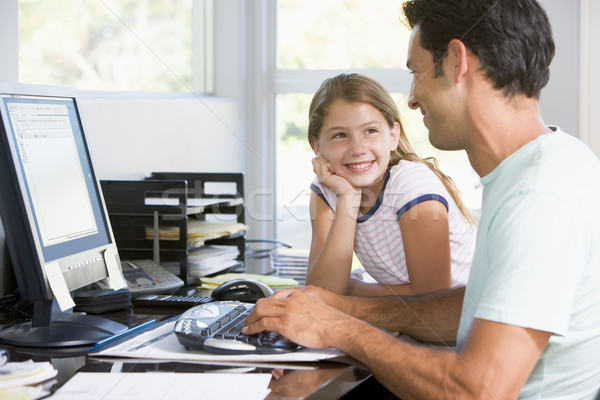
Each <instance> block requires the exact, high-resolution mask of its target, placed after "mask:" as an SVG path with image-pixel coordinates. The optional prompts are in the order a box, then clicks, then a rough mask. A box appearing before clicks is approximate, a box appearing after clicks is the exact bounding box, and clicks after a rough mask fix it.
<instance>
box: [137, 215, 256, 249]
mask: <svg viewBox="0 0 600 400" xmlns="http://www.w3.org/2000/svg"><path fill="white" fill-rule="evenodd" d="M187 229H188V236H187V242H188V245H189V246H190V247H196V246H202V245H203V244H204V242H205V241H207V240H210V239H217V238H221V237H226V236H232V235H235V234H237V233H240V232H245V231H247V230H248V226H246V225H244V224H242V223H239V222H235V223H224V222H208V221H200V220H193V219H190V220H189V221H188V227H187ZM179 235H180V234H179V227H177V226H169V227H162V228H160V229H159V230H158V238H159V239H160V240H179ZM145 236H146V239H149V240H152V239H154V228H152V227H147V228H146V230H145Z"/></svg>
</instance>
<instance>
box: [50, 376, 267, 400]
mask: <svg viewBox="0 0 600 400" xmlns="http://www.w3.org/2000/svg"><path fill="white" fill-rule="evenodd" d="M270 380H271V375H270V374H223V373H174V372H173V373H168V372H160V373H156V372H147V373H142V372H139V373H135V372H132V373H125V374H122V373H118V374H115V373H109V372H79V373H77V374H76V375H75V376H74V377H73V378H71V379H70V380H69V381H67V383H65V384H64V385H63V386H62V387H61V388H60V389H59V390H58V391H57V392H56V393H55V394H54V395H53V396H52V400H80V399H87V400H137V399H143V400H164V399H241V400H262V399H264V398H265V397H266V396H267V395H268V394H269V393H270V390H269V389H268V385H269V382H270ZM232 383H235V384H232Z"/></svg>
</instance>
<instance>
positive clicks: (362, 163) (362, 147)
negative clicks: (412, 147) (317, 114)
mask: <svg viewBox="0 0 600 400" xmlns="http://www.w3.org/2000/svg"><path fill="white" fill-rule="evenodd" d="M399 136H400V125H399V124H398V123H395V124H394V126H393V127H392V128H390V127H389V125H388V123H387V121H386V120H385V118H384V117H383V115H382V114H381V112H379V110H377V109H376V108H375V107H373V106H371V105H370V104H367V103H358V102H353V103H350V102H348V101H346V100H343V99H338V100H335V101H334V102H333V103H331V104H330V106H329V113H328V115H327V116H326V117H325V120H324V121H323V126H322V128H321V131H320V132H319V138H318V139H317V140H312V141H311V142H312V147H313V150H314V152H315V153H316V154H317V155H321V156H322V157H323V158H325V159H326V160H327V161H329V163H330V164H331V169H332V172H333V173H334V174H336V175H339V176H341V177H343V178H345V179H346V180H347V181H348V182H350V183H351V184H352V185H354V186H355V187H357V188H362V189H372V190H373V191H374V193H375V194H379V191H380V190H381V183H382V180H383V178H384V176H385V172H386V170H387V167H388V163H389V161H390V152H391V151H393V150H395V149H396V148H397V147H398V140H399ZM377 189H378V190H377Z"/></svg>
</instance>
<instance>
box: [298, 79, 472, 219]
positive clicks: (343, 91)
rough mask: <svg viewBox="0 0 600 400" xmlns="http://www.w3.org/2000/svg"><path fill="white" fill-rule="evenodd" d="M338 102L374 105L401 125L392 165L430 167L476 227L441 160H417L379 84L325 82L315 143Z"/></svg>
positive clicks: (314, 104) (312, 130)
mask: <svg viewBox="0 0 600 400" xmlns="http://www.w3.org/2000/svg"><path fill="white" fill-rule="evenodd" d="M338 99H343V100H346V101H348V102H351V103H367V104H370V105H371V106H373V107H375V108H376V109H377V110H379V112H381V114H382V115H383V117H384V118H385V120H386V121H387V123H388V125H389V126H390V127H393V126H394V122H397V123H398V124H399V125H400V140H399V141H398V147H397V148H396V150H394V151H392V152H391V153H390V162H389V165H390V166H392V165H396V164H398V163H399V162H400V160H407V161H415V162H420V163H423V164H425V165H427V166H428V167H429V168H430V169H431V170H432V171H433V172H434V173H435V174H436V176H437V177H438V178H439V179H440V181H442V183H443V185H444V187H445V188H446V190H447V191H448V193H450V196H452V199H453V200H454V202H455V203H456V205H457V206H458V209H459V210H460V212H461V213H462V215H463V216H464V217H465V219H466V220H467V221H469V223H471V224H475V218H474V217H473V215H472V214H471V213H470V212H469V210H468V209H467V207H466V206H465V204H464V203H463V201H462V199H461V196H460V192H459V190H458V188H457V187H456V185H455V184H454V181H452V179H451V178H450V177H449V176H447V175H446V174H444V173H443V172H442V171H441V170H440V168H439V166H438V164H437V160H436V159H435V158H433V157H428V158H421V157H419V156H417V154H416V153H415V151H414V150H413V148H412V146H411V145H410V143H409V141H408V138H407V137H406V133H405V132H404V128H403V127H402V123H401V122H400V114H399V112H398V107H396V103H395V102H394V99H392V96H391V95H390V94H389V92H388V91H387V90H386V89H385V88H384V87H383V86H382V85H381V84H380V83H379V82H377V81H376V80H374V79H372V78H369V77H368V76H365V75H360V74H340V75H337V76H335V77H333V78H329V79H327V80H325V81H324V82H323V83H322V84H321V87H319V89H318V90H317V92H316V93H315V95H314V96H313V99H312V101H311V103H310V108H309V110H308V135H309V138H311V137H312V139H313V140H314V141H316V140H318V139H319V132H320V131H321V128H322V126H323V121H324V119H325V117H326V116H327V113H328V111H329V105H330V104H331V103H333V102H334V101H335V100H338Z"/></svg>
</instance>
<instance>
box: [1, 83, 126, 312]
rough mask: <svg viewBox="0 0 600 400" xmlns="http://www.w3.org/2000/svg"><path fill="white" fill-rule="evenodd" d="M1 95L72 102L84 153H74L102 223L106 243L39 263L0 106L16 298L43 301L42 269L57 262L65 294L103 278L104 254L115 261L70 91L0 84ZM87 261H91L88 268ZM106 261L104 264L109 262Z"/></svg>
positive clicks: (46, 290) (46, 291)
mask: <svg viewBox="0 0 600 400" xmlns="http://www.w3.org/2000/svg"><path fill="white" fill-rule="evenodd" d="M6 95H8V96H34V97H40V98H43V97H48V98H52V99H69V100H72V102H73V106H74V107H75V114H76V116H77V119H78V124H79V129H80V133H81V136H82V143H83V152H84V154H80V156H81V155H83V156H84V158H85V160H86V161H87V163H88V166H89V172H90V174H91V180H92V183H93V185H94V188H93V189H94V194H95V195H96V196H97V198H98V203H99V207H100V214H101V219H102V221H97V223H102V224H104V230H105V234H106V238H107V242H108V243H106V244H102V245H99V246H97V247H93V248H89V249H86V250H84V251H80V252H77V253H75V254H71V255H67V256H63V257H61V258H58V259H55V260H51V261H46V260H45V258H44V254H43V250H42V244H41V243H40V240H39V238H38V235H37V230H36V225H35V221H34V219H33V210H32V209H31V206H30V204H29V203H28V198H26V197H24V191H25V190H26V187H25V181H24V177H23V176H22V171H21V170H20V164H19V161H18V159H16V157H17V156H18V155H17V149H16V148H15V146H14V143H13V142H12V140H11V137H10V135H11V133H10V132H8V131H7V129H9V125H7V124H8V119H9V116H8V115H7V113H6V112H5V109H4V104H1V105H0V114H1V118H2V124H0V140H1V141H2V146H1V147H2V152H3V153H4V154H3V156H4V157H3V160H2V164H4V165H2V168H1V169H2V172H1V173H0V174H1V175H0V177H1V180H0V182H2V184H3V185H6V186H9V187H10V188H11V190H2V192H3V193H2V194H0V199H2V203H3V204H2V205H0V212H1V213H2V220H3V223H4V229H5V231H6V240H7V245H8V247H9V253H10V256H11V260H12V264H13V268H14V271H15V276H16V279H17V285H18V287H19V290H20V295H21V298H22V299H23V300H31V301H35V300H49V299H52V298H54V297H55V296H54V293H53V292H52V290H51V288H50V285H49V282H48V277H47V276H46V266H47V264H49V263H58V265H59V268H60V270H61V272H62V274H63V277H64V280H65V282H66V284H67V288H68V290H69V291H73V290H76V289H78V288H81V287H84V286H86V285H89V284H92V283H95V282H97V281H100V280H102V279H106V278H108V277H109V270H108V267H107V265H106V260H105V259H104V257H105V255H108V256H110V257H115V258H116V260H115V262H116V263H117V265H119V266H120V262H119V259H118V251H117V247H116V242H115V239H114V235H113V233H112V228H111V225H110V219H109V217H108V212H107V209H106V204H105V202H104V197H103V194H102V189H101V186H100V183H99V180H98V178H97V176H96V172H95V170H94V167H93V166H94V162H93V159H92V155H91V152H90V149H89V145H88V141H87V138H86V130H85V126H84V124H83V121H82V118H81V112H80V108H79V104H78V100H77V93H76V90H75V89H72V88H67V87H59V86H42V85H27V84H12V83H0V96H2V97H0V100H1V99H2V98H3V97H4V96H6ZM78 153H79V151H78ZM3 189H4V188H3ZM11 208H12V210H11ZM91 259H94V260H97V261H96V262H92V263H90V262H89V261H90V260H91ZM112 261H113V260H109V262H112Z"/></svg>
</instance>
